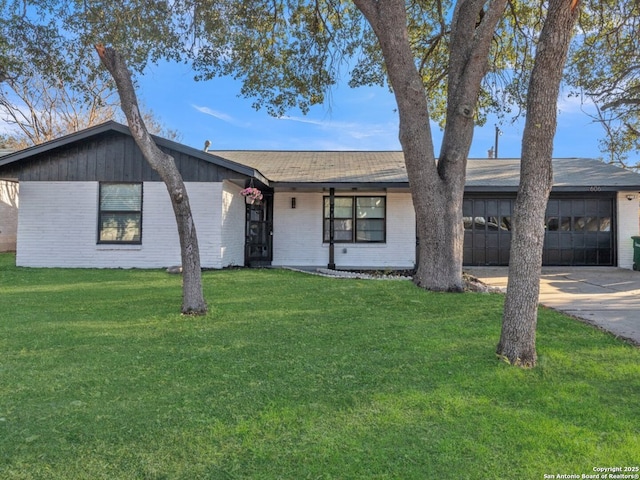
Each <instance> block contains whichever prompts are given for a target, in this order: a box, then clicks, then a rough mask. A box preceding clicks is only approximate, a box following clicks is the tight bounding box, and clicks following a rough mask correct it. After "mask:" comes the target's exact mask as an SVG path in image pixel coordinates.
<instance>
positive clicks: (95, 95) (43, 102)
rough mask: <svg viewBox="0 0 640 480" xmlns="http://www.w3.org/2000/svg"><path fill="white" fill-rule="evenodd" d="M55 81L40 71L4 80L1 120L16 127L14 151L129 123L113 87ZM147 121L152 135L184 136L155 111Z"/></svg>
mask: <svg viewBox="0 0 640 480" xmlns="http://www.w3.org/2000/svg"><path fill="white" fill-rule="evenodd" d="M51 82H52V79H51V77H50V76H49V77H48V78H43V77H42V76H41V75H39V73H38V72H37V71H31V72H28V73H22V74H19V75H16V76H13V77H5V79H4V81H0V121H3V122H5V123H6V124H7V125H8V126H10V127H11V126H13V127H14V131H13V133H8V134H6V135H7V138H8V139H10V142H11V144H12V147H13V148H15V149H21V148H27V147H30V146H32V145H38V144H40V143H44V142H48V141H50V140H53V139H56V138H59V137H62V136H63V135H68V134H70V133H74V132H78V131H80V130H83V129H85V128H88V127H90V126H93V125H99V124H100V123H104V122H106V121H107V120H116V121H122V120H124V121H126V119H124V118H123V117H122V113H121V112H120V111H119V108H118V107H119V101H118V98H117V95H115V92H114V86H113V85H111V84H109V83H105V82H103V81H101V80H100V79H99V78H95V77H94V78H91V79H87V81H86V82H85V83H83V87H82V91H78V90H77V89H76V88H74V87H71V86H69V85H65V83H64V81H63V80H62V79H58V80H57V81H55V83H54V84H52V83H51ZM143 118H144V120H145V123H146V125H148V128H149V131H150V132H151V133H153V134H155V135H160V136H162V137H164V138H168V139H170V140H176V139H177V138H179V137H180V133H179V132H177V131H176V130H171V129H169V128H167V127H166V126H164V125H163V124H162V123H161V121H160V120H159V119H157V118H156V117H155V116H154V114H153V112H152V111H151V110H144V113H143ZM8 141H9V140H8Z"/></svg>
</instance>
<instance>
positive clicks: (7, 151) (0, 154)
mask: <svg viewBox="0 0 640 480" xmlns="http://www.w3.org/2000/svg"><path fill="white" fill-rule="evenodd" d="M13 152H15V150H14V149H13V148H0V157H4V156H5V155H9V154H10V153H13Z"/></svg>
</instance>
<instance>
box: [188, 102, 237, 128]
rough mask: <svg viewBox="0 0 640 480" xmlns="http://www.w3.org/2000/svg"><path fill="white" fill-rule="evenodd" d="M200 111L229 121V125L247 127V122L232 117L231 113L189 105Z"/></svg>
mask: <svg viewBox="0 0 640 480" xmlns="http://www.w3.org/2000/svg"><path fill="white" fill-rule="evenodd" d="M191 106H192V107H193V108H195V109H196V110H197V111H199V112H200V113H204V114H205V115H210V116H212V117H215V118H217V119H218V120H222V121H223V122H227V123H230V124H231V125H235V126H236V127H247V126H249V125H248V124H247V123H245V122H242V121H240V120H238V119H236V118H233V117H232V116H231V115H227V114H226V113H224V112H219V111H217V110H213V109H211V108H209V107H201V106H199V105H193V104H192V105H191Z"/></svg>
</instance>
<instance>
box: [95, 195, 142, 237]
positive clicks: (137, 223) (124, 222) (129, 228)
mask: <svg viewBox="0 0 640 480" xmlns="http://www.w3.org/2000/svg"><path fill="white" fill-rule="evenodd" d="M141 241H142V184H141V183H101V184H100V208H99V215H98V243H137V244H139V243H141Z"/></svg>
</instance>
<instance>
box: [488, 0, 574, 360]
mask: <svg viewBox="0 0 640 480" xmlns="http://www.w3.org/2000/svg"><path fill="white" fill-rule="evenodd" d="M576 3H577V1H576V0H551V1H550V2H549V10H548V13H547V19H546V21H545V24H544V27H543V29H542V32H541V34H540V39H539V42H538V47H537V51H536V58H535V64H534V68H533V71H532V73H531V80H530V84H529V92H528V95H527V120H526V123H525V129H524V134H523V137H522V159H521V164H520V187H519V190H518V197H517V199H516V203H515V207H514V212H513V231H512V239H511V256H510V259H509V280H508V284H507V295H506V299H505V305H504V313H503V320H502V333H501V335H500V343H499V344H498V348H497V354H498V355H499V356H500V357H502V358H503V359H505V360H507V361H508V362H509V363H511V364H512V365H518V366H522V367H533V366H535V364H536V360H537V354H536V324H537V316H538V297H539V293H540V273H541V269H542V247H543V243H544V235H545V222H544V218H545V211H546V208H547V200H548V198H549V193H550V192H551V187H552V185H553V172H552V166H551V159H552V154H553V138H554V136H555V131H556V116H557V113H556V110H557V105H558V94H559V91H560V82H561V80H562V71H563V69H564V64H565V61H566V57H567V51H568V48H569V44H570V42H571V35H572V30H573V26H574V24H575V21H576V18H577V14H578V12H577V8H576Z"/></svg>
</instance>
